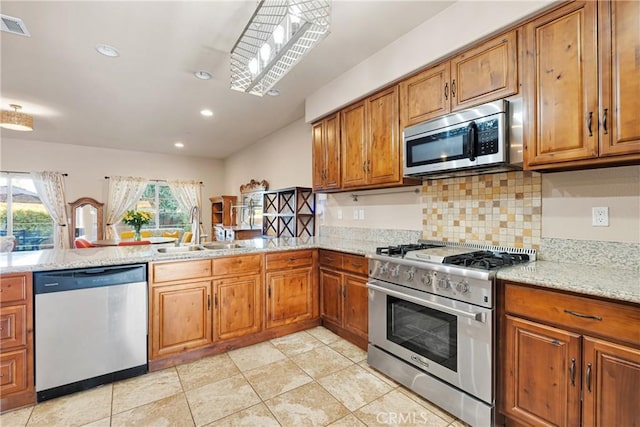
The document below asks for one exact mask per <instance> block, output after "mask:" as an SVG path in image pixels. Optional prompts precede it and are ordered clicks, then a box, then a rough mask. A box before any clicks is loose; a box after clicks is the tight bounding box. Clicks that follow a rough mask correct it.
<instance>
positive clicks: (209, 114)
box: [200, 110, 213, 117]
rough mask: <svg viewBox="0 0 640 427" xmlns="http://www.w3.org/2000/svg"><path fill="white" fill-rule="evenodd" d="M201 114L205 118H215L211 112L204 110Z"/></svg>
mask: <svg viewBox="0 0 640 427" xmlns="http://www.w3.org/2000/svg"><path fill="white" fill-rule="evenodd" d="M200 114H202V115H203V116H205V117H211V116H213V111H211V110H202V111H200Z"/></svg>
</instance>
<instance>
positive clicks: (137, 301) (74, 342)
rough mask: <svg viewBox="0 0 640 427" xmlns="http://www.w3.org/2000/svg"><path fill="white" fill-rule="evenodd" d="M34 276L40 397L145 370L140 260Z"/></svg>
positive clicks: (144, 296)
mask: <svg viewBox="0 0 640 427" xmlns="http://www.w3.org/2000/svg"><path fill="white" fill-rule="evenodd" d="M33 278H34V291H35V356H36V366H35V374H36V395H37V400H38V402H41V401H43V400H47V399H52V398H54V397H58V396H62V395H65V394H69V393H73V392H75V391H80V390H85V389H88V388H91V387H95V386H97V385H100V384H106V383H109V382H113V381H117V380H120V379H124V378H129V377H132V376H135V375H140V374H143V373H145V372H147V270H146V266H145V265H144V264H136V265H126V266H117V267H101V268H91V269H81V270H59V271H48V272H36V273H34V275H33Z"/></svg>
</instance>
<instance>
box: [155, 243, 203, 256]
mask: <svg viewBox="0 0 640 427" xmlns="http://www.w3.org/2000/svg"><path fill="white" fill-rule="evenodd" d="M204 250H205V249H204V248H203V247H202V246H196V245H191V246H167V247H164V248H158V249H157V251H158V252H159V253H161V254H176V253H184V252H196V251H204Z"/></svg>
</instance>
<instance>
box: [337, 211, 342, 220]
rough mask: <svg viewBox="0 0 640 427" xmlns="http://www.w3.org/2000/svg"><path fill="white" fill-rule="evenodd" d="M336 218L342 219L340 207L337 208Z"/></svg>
mask: <svg viewBox="0 0 640 427" xmlns="http://www.w3.org/2000/svg"><path fill="white" fill-rule="evenodd" d="M338 219H342V209H338Z"/></svg>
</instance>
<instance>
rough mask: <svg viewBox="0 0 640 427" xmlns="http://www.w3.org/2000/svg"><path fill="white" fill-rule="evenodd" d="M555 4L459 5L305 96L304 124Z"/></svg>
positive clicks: (543, 1)
mask: <svg viewBox="0 0 640 427" xmlns="http://www.w3.org/2000/svg"><path fill="white" fill-rule="evenodd" d="M553 3H554V1H550V0H536V1H480V0H475V1H465V0H461V1H458V2H456V3H454V4H453V5H451V6H450V7H448V8H447V9H445V10H443V11H442V12H440V13H439V14H437V15H436V16H434V17H433V18H431V19H429V20H427V21H425V22H424V23H422V24H420V25H419V26H417V27H416V28H414V29H413V30H411V31H410V32H408V33H407V34H405V35H404V36H402V37H400V38H399V39H397V40H396V41H394V42H393V43H391V44H389V45H388V46H386V47H385V48H383V49H381V50H380V51H378V52H377V53H376V54H374V55H372V56H370V57H369V58H367V59H365V60H364V61H362V62H361V63H360V64H358V65H356V66H355V67H353V68H352V69H351V70H349V71H347V72H346V73H344V74H342V75H341V76H339V77H338V78H336V79H334V80H333V81H332V82H330V83H329V84H327V85H325V86H323V87H321V88H320V89H318V90H317V91H316V92H315V93H313V94H312V95H311V96H309V97H308V98H307V99H306V103H305V118H306V121H307V122H312V121H314V120H316V119H318V118H320V117H322V116H324V115H326V114H328V113H329V112H331V111H334V110H337V109H339V108H341V107H343V106H345V105H347V104H349V103H351V102H353V101H354V100H356V99H358V98H361V97H363V96H365V95H367V94H369V93H372V92H374V91H375V90H376V89H379V88H381V87H383V86H386V85H388V84H390V83H392V82H394V81H396V80H399V79H401V78H402V77H404V76H406V75H408V74H411V73H413V72H414V71H416V70H418V69H420V68H422V67H424V66H426V65H428V64H431V63H434V62H435V61H436V60H438V59H440V58H443V57H445V56H447V55H449V54H451V53H452V52H455V51H457V50H460V49H461V48H463V47H464V46H466V45H469V44H471V43H473V42H475V41H477V40H479V39H481V38H483V37H486V36H488V35H490V34H493V33H496V32H498V31H499V30H501V29H503V28H505V27H507V26H509V25H511V24H512V23H515V22H517V21H520V20H522V19H524V18H526V17H529V16H532V15H533V14H535V13H537V12H539V11H540V10H542V9H544V8H546V7H549V6H550V5H552V4H553Z"/></svg>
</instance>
